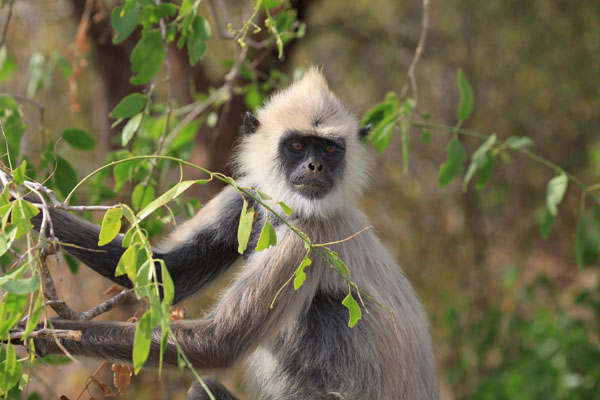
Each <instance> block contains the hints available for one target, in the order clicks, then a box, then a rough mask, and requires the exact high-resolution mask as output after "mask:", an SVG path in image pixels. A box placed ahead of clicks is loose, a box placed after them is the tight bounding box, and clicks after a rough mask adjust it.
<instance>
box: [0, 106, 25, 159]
mask: <svg viewBox="0 0 600 400" xmlns="http://www.w3.org/2000/svg"><path fill="white" fill-rule="evenodd" d="M0 119H1V120H2V128H3V129H4V134H3V135H0V141H1V142H2V143H3V146H2V148H3V149H4V150H2V152H0V154H4V153H5V152H6V150H7V149H6V147H8V153H9V154H10V160H11V162H12V164H13V165H16V164H17V158H18V156H19V152H20V149H21V136H22V135H23V132H25V129H27V125H26V124H25V122H24V121H23V118H22V117H21V112H20V110H19V105H18V104H17V102H16V101H15V99H13V98H12V97H11V96H8V95H0ZM6 142H8V146H7V145H6ZM2 157H3V156H2ZM7 164H8V163H7Z"/></svg>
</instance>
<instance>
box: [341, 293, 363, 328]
mask: <svg viewBox="0 0 600 400" xmlns="http://www.w3.org/2000/svg"><path fill="white" fill-rule="evenodd" d="M342 304H343V305H344V307H346V308H347V309H348V311H349V313H350V317H349V319H348V326H349V327H350V328H352V327H353V326H354V325H356V323H357V322H358V320H359V319H361V318H362V310H361V309H360V306H359V305H358V303H357V302H356V300H354V297H352V293H351V292H350V293H348V296H346V297H345V298H344V300H342Z"/></svg>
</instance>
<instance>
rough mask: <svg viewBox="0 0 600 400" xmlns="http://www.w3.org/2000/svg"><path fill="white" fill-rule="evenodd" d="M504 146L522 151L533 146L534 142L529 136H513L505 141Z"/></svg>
mask: <svg viewBox="0 0 600 400" xmlns="http://www.w3.org/2000/svg"><path fill="white" fill-rule="evenodd" d="M504 145H505V146H506V147H509V148H511V149H522V148H524V147H529V146H532V145H533V140H531V139H530V138H528V137H527V136H511V137H509V138H508V139H506V140H505V141H504Z"/></svg>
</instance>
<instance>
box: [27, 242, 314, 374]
mask: <svg viewBox="0 0 600 400" xmlns="http://www.w3.org/2000/svg"><path fill="white" fill-rule="evenodd" d="M291 247H292V248H291V249H290V248H289V247H288V248H287V251H286V253H287V254H288V255H286V256H282V254H281V253H279V252H278V253H276V254H275V255H270V257H264V258H263V259H266V260H267V261H266V263H264V264H251V265H248V266H247V268H248V269H247V270H245V271H243V273H242V275H241V276H239V277H238V279H237V280H236V281H235V282H234V284H233V285H232V286H231V287H230V288H229V289H228V290H227V291H226V293H225V295H224V296H223V298H222V300H221V301H220V302H219V304H218V305H217V307H216V308H215V310H214V312H213V313H211V314H210V315H209V316H208V317H207V318H204V319H201V320H197V321H186V322H177V323H173V324H171V328H172V330H173V332H174V335H175V337H176V338H177V341H178V343H179V344H180V345H181V347H182V349H183V351H184V352H185V354H186V356H187V357H188V359H189V360H190V361H191V362H192V364H193V365H194V367H195V368H198V369H215V368H228V367H230V366H231V365H232V364H234V363H235V361H236V360H238V359H240V358H241V357H243V356H244V355H245V354H248V353H249V352H250V351H252V350H253V349H255V348H256V347H257V346H258V345H259V344H260V343H261V342H263V341H264V340H265V339H266V338H267V337H268V335H269V334H273V333H276V332H278V331H279V329H280V327H281V326H282V325H283V324H285V323H286V322H287V321H289V320H290V319H293V318H295V317H296V316H297V315H298V313H299V312H301V310H303V309H306V307H307V304H308V302H309V301H310V299H311V298H312V296H313V293H314V291H315V288H316V285H317V284H318V281H319V278H320V276H319V275H320V274H321V272H320V271H323V270H325V269H324V268H314V269H311V277H310V280H307V281H306V282H305V284H304V286H302V288H300V290H298V291H294V288H293V287H292V286H291V285H288V286H287V287H286V288H285V289H283V290H282V291H281V293H280V294H279V296H278V297H277V300H276V301H275V303H274V307H273V309H271V308H270V305H271V302H272V301H273V299H274V298H275V295H276V293H277V291H278V290H279V289H280V288H281V287H283V285H284V284H285V282H286V281H287V280H288V278H289V277H290V276H291V275H292V274H293V272H294V270H295V269H296V268H297V266H298V264H299V263H300V261H301V260H302V256H303V254H304V248H303V246H302V244H301V243H300V241H299V240H298V246H291ZM275 249H277V248H275ZM290 254H293V255H290ZM53 326H54V328H57V329H72V330H81V331H82V340H81V341H80V342H76V341H72V340H64V339H63V340H61V343H62V345H64V346H65V348H66V349H67V350H68V351H69V352H71V353H72V354H76V355H77V354H79V355H86V356H90V357H100V358H106V359H111V360H119V361H128V362H131V355H132V351H133V339H134V335H135V329H136V325H135V324H131V323H118V322H102V321H97V322H84V323H82V322H71V321H58V320H55V321H53ZM35 346H36V351H37V352H38V353H40V354H42V355H45V354H49V353H60V352H61V350H60V349H59V347H58V346H57V345H56V343H55V342H54V341H52V340H36V341H35ZM159 349H160V331H159V329H158V328H157V330H155V332H154V335H153V338H152V345H151V350H150V356H149V358H148V364H149V365H156V364H157V363H158V360H159ZM163 360H164V362H165V363H167V364H171V365H177V351H176V347H175V345H174V344H173V342H172V341H171V340H170V341H169V344H168V345H167V349H166V352H165V355H164V358H163Z"/></svg>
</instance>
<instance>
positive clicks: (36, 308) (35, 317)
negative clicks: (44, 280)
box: [24, 292, 43, 337]
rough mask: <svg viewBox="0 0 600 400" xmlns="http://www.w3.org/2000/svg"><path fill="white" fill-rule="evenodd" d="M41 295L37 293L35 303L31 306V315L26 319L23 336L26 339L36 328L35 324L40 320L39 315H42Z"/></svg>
mask: <svg viewBox="0 0 600 400" xmlns="http://www.w3.org/2000/svg"><path fill="white" fill-rule="evenodd" d="M42 308H43V307H42V294H41V292H40V293H37V296H36V299H35V303H34V304H33V311H32V312H31V315H30V316H29V318H28V319H27V326H26V327H25V333H24V336H25V337H27V336H29V334H30V333H31V332H33V330H34V329H35V328H36V327H37V323H38V321H39V319H40V314H41V313H42Z"/></svg>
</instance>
